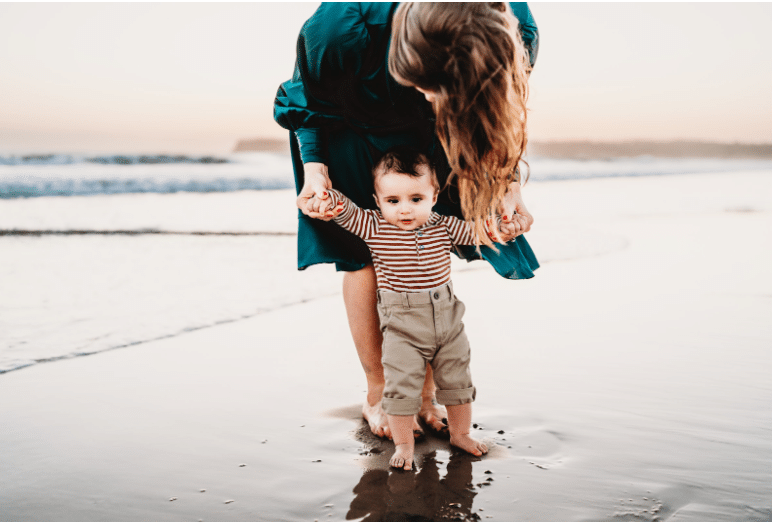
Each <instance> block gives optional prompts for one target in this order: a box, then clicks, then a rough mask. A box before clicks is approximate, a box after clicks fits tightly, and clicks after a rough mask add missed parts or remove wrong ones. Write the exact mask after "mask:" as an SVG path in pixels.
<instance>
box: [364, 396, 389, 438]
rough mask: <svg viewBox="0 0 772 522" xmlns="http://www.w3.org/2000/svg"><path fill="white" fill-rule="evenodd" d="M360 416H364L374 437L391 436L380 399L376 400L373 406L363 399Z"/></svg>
mask: <svg viewBox="0 0 772 522" xmlns="http://www.w3.org/2000/svg"><path fill="white" fill-rule="evenodd" d="M362 417H364V418H365V420H366V421H367V423H368V424H369V425H370V431H372V432H373V435H375V436H376V437H388V438H389V439H390V438H391V430H390V429H389V419H388V418H387V417H386V413H385V412H384V411H383V408H382V407H381V401H378V402H376V403H375V404H374V405H373V406H370V405H369V404H368V403H367V401H365V404H364V406H362Z"/></svg>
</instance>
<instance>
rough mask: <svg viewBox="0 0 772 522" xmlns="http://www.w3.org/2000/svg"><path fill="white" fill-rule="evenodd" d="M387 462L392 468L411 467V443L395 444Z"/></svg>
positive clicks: (409, 468) (408, 468) (407, 468)
mask: <svg viewBox="0 0 772 522" xmlns="http://www.w3.org/2000/svg"><path fill="white" fill-rule="evenodd" d="M389 464H390V465H391V467H393V468H402V469H406V470H411V469H413V444H397V445H396V451H394V455H392V457H391V459H390V460H389Z"/></svg>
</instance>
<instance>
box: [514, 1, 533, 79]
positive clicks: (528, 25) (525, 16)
mask: <svg viewBox="0 0 772 522" xmlns="http://www.w3.org/2000/svg"><path fill="white" fill-rule="evenodd" d="M509 5H510V6H512V13H513V14H514V15H515V17H516V18H517V20H518V21H519V22H520V34H521V35H522V37H523V43H524V44H525V48H526V50H527V51H528V57H529V58H530V60H531V67H533V66H534V64H535V63H536V55H538V54H539V28H538V27H536V22H535V21H534V19H533V15H532V14H531V10H530V9H529V8H528V4H527V3H525V2H511V3H510V4H509Z"/></svg>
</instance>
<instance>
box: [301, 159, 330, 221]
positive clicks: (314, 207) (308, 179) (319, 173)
mask: <svg viewBox="0 0 772 522" xmlns="http://www.w3.org/2000/svg"><path fill="white" fill-rule="evenodd" d="M303 171H304V176H303V178H304V180H305V181H304V183H303V188H302V189H301V190H300V194H299V195H298V199H297V202H296V204H297V206H298V208H299V209H300V211H301V212H302V213H303V214H305V215H306V216H308V217H312V218H315V219H321V220H323V221H329V220H331V219H332V218H333V214H332V212H329V211H328V207H329V206H330V202H329V199H328V198H329V193H328V192H327V189H331V188H332V182H330V176H329V174H328V173H327V165H325V164H324V163H306V164H305V165H303Z"/></svg>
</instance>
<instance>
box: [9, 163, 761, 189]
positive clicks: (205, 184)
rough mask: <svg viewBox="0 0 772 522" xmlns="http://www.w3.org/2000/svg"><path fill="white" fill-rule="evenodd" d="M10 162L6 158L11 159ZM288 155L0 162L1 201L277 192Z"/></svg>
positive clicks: (661, 168)
mask: <svg viewBox="0 0 772 522" xmlns="http://www.w3.org/2000/svg"><path fill="white" fill-rule="evenodd" d="M9 158H11V159H9ZM528 162H529V171H530V180H531V181H536V182H538V181H560V180H577V179H589V178H608V177H636V176H666V175H675V174H694V173H713V172H739V171H751V170H770V169H772V160H765V159H717V158H654V157H651V156H639V157H634V158H613V159H607V160H597V159H595V160H577V159H554V158H547V157H538V156H536V157H533V158H529V161H528ZM293 180H294V177H293V174H292V164H291V160H290V158H289V156H287V155H284V154H276V153H264V152H255V153H238V154H231V155H229V156H227V157H219V158H218V157H213V156H203V157H191V156H172V155H141V156H139V155H137V156H121V155H109V156H73V155H66V154H59V155H56V154H49V155H30V156H20V157H15V156H12V157H0V199H10V198H31V197H45V196H83V195H107V194H133V193H158V194H170V193H176V192H194V193H196V192H197V193H212V192H233V191H240V190H277V189H286V188H291V187H293V186H294V181H293Z"/></svg>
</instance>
